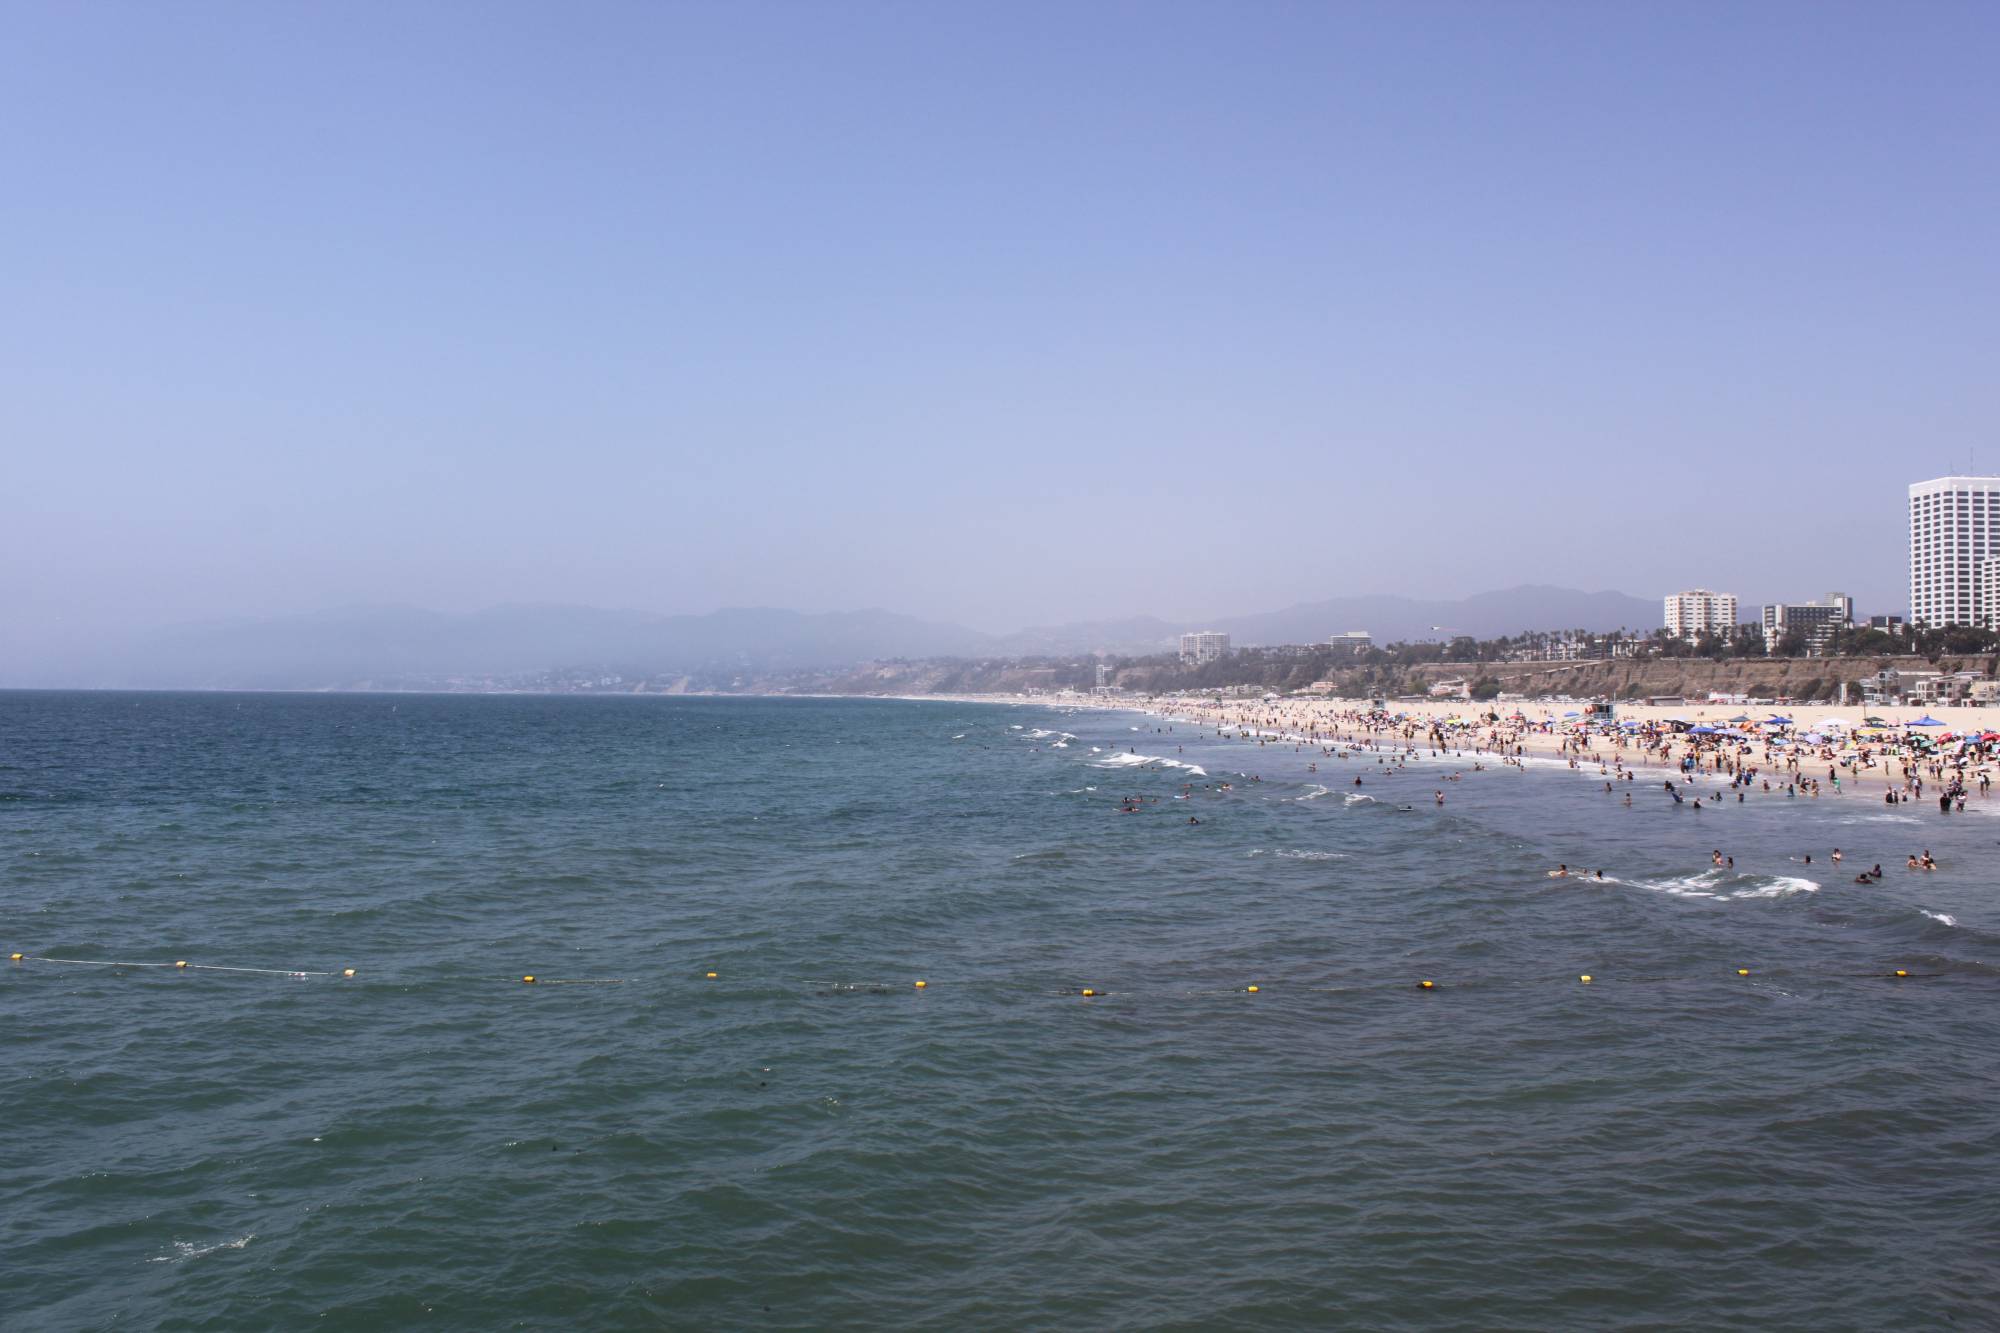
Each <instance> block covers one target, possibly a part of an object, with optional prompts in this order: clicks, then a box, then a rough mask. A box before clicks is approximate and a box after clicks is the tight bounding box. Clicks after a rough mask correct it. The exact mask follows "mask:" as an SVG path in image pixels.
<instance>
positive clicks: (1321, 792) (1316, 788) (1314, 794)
mask: <svg viewBox="0 0 2000 1333" xmlns="http://www.w3.org/2000/svg"><path fill="white" fill-rule="evenodd" d="M1331 795H1333V788H1331V787H1322V786H1320V785H1319V784H1318V783H1317V782H1315V783H1314V784H1313V785H1312V790H1311V791H1309V792H1307V793H1306V794H1305V795H1303V796H1294V797H1293V798H1292V799H1293V800H1295V801H1317V800H1318V799H1319V798H1320V797H1322V796H1331Z"/></svg>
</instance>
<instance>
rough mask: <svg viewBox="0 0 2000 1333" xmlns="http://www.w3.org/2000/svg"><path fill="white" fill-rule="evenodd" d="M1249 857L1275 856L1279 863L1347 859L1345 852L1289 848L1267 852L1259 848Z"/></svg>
mask: <svg viewBox="0 0 2000 1333" xmlns="http://www.w3.org/2000/svg"><path fill="white" fill-rule="evenodd" d="M1250 855H1252V856H1275V857H1277V858H1278V859H1279V860H1281V861H1344V860H1346V859H1347V853H1346V852H1317V851H1313V850H1311V849H1310V848H1305V849H1295V848H1290V847H1280V848H1278V849H1277V850H1276V851H1267V850H1266V849H1264V848H1262V847H1259V848H1256V849H1255V850H1254V851H1252V852H1251V853H1250Z"/></svg>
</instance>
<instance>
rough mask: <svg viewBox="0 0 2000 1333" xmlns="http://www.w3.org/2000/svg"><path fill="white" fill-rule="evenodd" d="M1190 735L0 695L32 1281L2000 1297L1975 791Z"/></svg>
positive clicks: (1991, 893) (555, 1298)
mask: <svg viewBox="0 0 2000 1333" xmlns="http://www.w3.org/2000/svg"><path fill="white" fill-rule="evenodd" d="M1165 725H1167V724H1166V723H1163V722H1159V721H1156V720H1154V719H1149V718H1143V717H1140V716H1138V715H1134V714H1114V713H1101V714H1069V715H1063V714H1059V713H1057V712H1055V711H1053V710H1050V709H1045V708H1031V707H1023V708H1005V707H996V706H982V705H967V704H952V703H896V702H874V701H867V702H842V701H816V700H789V701H754V700H752V701H746V700H711V699H692V700H678V699H658V698H655V699H546V698H519V697H480V698H456V697H423V696H399V697H383V696H333V697H319V696H233V695H205V696H193V695H129V694H128V695H116V694H99V695H81V694H79V695H64V694H39V693H16V694H4V695H0V952H13V951H17V950H18V951H20V952H22V953H24V954H27V955H29V957H28V958H27V959H26V960H25V961H23V962H20V963H0V1024H4V1027H0V1322H4V1323H5V1324H6V1325H7V1326H9V1327H19V1328H34V1329H70V1328H76V1329H82V1328H102V1327H112V1326H115V1327H131V1328H173V1329H208V1328H214V1329H236V1328H248V1329H256V1328H272V1327H296V1326H303V1325H307V1324H311V1325H313V1326H316V1327H329V1328H347V1329H376V1328H384V1327H399V1326H416V1325H421V1326H422V1327H425V1328H432V1329H467V1330H483V1329H503V1328H546V1329H566V1328H585V1329H596V1328H605V1329H610V1328H654V1327H688V1328H697V1327H722V1328H742V1327H771V1328H794V1329H816V1328H837V1327H896V1328H915V1327H921V1328H1022V1327H1056V1326H1068V1327H1083V1326H1099V1327H1186V1328H1208V1327H1244V1328H1253V1327H1328V1326H1353V1327H1369V1328H1437V1327H1453V1328H1521V1329H1542V1328H1607V1327H1648V1328H1654V1327H1669V1326H1673V1327H1685V1326H1697V1325H1726V1326H1732V1327H1746V1328H1798V1329H1832V1328H1863V1327H1872V1326H1882V1325H1889V1324H1895V1325H1903V1326H1917V1327H1926V1326H1939V1325H1943V1324H1947V1323H1952V1324H1956V1325H1957V1326H1960V1327H1967V1328H1973V1327H1985V1328H1990V1327H1995V1326H1996V1325H2000V1268H1996V1263H1995V1260H1996V1256H2000V1201H1996V1197H1995V1186H1996V1184H2000V1080H1996V1078H1995V1069H1996V1067H1997V1066H2000V1055H1996V1050H1995V1046H1996V1038H2000V972H1996V968H1995V966H1994V964H1995V962H1996V961H2000V959H1996V942H2000V906H1996V894H2000V887H1996V878H2000V877H1996V875H1995V874H1994V867H1995V864H1996V856H1995V854H1996V852H2000V819H1994V818H1993V817H1992V816H1991V814H1989V813H1988V811H1987V810H1986V809H1985V808H1975V809H1974V810H1973V811H1971V812H1969V813H1967V814H1964V815H1955V816H1948V817H1947V816H1939V815H1938V814H1937V813H1936V810H1935V806H1924V805H1910V806H1903V807H1896V808H1894V809H1891V808H1888V807H1885V806H1883V805H1882V804H1880V802H1879V794H1873V795H1870V794H1866V793H1850V794H1849V795H1847V796H1843V797H1838V798H1836V797H1833V796H1831V795H1830V794H1829V795H1828V796H1825V797H1822V798H1820V799H1819V800H1817V801H1811V800H1793V801H1787V800H1784V799H1782V798H1781V797H1774V796H1768V795H1765V794H1763V793H1761V792H1759V793H1758V794H1756V795H1754V796H1753V797H1752V798H1751V799H1750V800H1749V801H1748V802H1747V803H1745V804H1743V805H1736V804H1734V803H1730V804H1726V805H1723V806H1721V807H1719V808H1714V809H1706V810H1703V811H1701V812H1699V813H1696V812H1694V811H1692V810H1691V809H1690V808H1687V807H1681V808H1676V807H1673V806H1671V805H1670V804H1666V803H1664V801H1663V798H1659V797H1658V795H1657V793H1655V792H1654V791H1653V790H1651V789H1650V788H1646V787H1636V788H1635V790H1634V797H1635V800H1634V804H1633V806H1632V807H1631V808H1629V809H1628V808H1626V807H1624V806H1623V804H1622V796H1623V792H1624V789H1622V788H1621V790H1620V792H1619V794H1618V795H1617V796H1607V795H1606V794H1605V793H1604V792H1603V791H1602V787H1601V783H1600V782H1599V781H1597V780H1595V779H1594V778H1591V777H1583V776H1578V775H1575V774H1571V773H1569V772H1566V771H1560V770H1557V769H1554V768H1553V767H1551V768H1548V769H1544V770H1537V771H1530V772H1527V773H1520V772H1514V771H1500V772H1484V773H1470V774H1468V775H1467V776H1466V777H1465V778H1464V780H1462V781H1458V782H1446V781H1444V780H1443V779H1444V777H1445V776H1446V775H1447V774H1448V773H1449V772H1451V771H1453V770H1454V769H1457V768H1462V767H1464V766H1463V765H1456V764H1436V765H1429V766H1427V767H1425V768H1423V769H1421V770H1412V771H1410V772H1406V773H1401V774H1397V773H1393V772H1390V771H1387V769H1386V767H1385V766H1378V765H1375V764H1374V763H1373V761H1372V760H1367V761H1362V760H1347V761H1333V760H1325V759H1322V760H1320V772H1319V773H1318V774H1312V773H1309V772H1308V771H1307V768H1306V765H1307V763H1308V761H1309V759H1310V758H1311V756H1307V755H1302V754H1296V753H1294V752H1293V751H1292V750H1291V749H1290V748H1289V747H1283V746H1277V745H1270V746H1264V747H1259V746H1257V745H1255V744H1249V743H1244V742H1240V741H1237V742H1226V743H1225V742H1218V741H1215V740H1213V739H1211V738H1198V737H1196V736H1193V735H1190V734H1188V729H1187V728H1186V727H1181V728H1179V729H1178V730H1176V731H1175V732H1174V733H1173V734H1171V735H1169V734H1166V733H1155V732H1154V730H1153V729H1154V728H1155V727H1156V726H1161V727H1163V726H1165ZM1134 727H1141V728H1143V730H1141V731H1135V730H1132V728H1134ZM1017 728H1018V729H1017ZM1036 729H1044V730H1048V731H1050V732H1052V733H1061V732H1069V733H1074V735H1075V739H1074V740H1073V741H1071V742H1069V743H1068V744H1067V745H1066V746H1065V747H1064V748H1060V749H1058V748H1052V746H1053V744H1054V742H1055V741H1057V740H1058V739H1059V738H1060V737H1059V735H1058V734H1052V735H1047V736H1033V735H1031V733H1032V732H1033V731H1034V730H1036ZM1093 746H1095V747H1098V748H1097V752H1096V753H1093V752H1092V749H1091V747H1093ZM1128 747H1133V749H1134V752H1135V753H1136V754H1146V755H1155V756H1159V757H1161V758H1176V759H1179V760H1180V761H1181V762H1184V763H1193V764H1198V765H1200V766H1201V767H1202V768H1203V769H1204V770H1205V775H1204V776H1195V775H1194V774H1192V773H1191V772H1190V771H1189V770H1185V769H1167V768H1163V767H1158V766H1145V765H1138V764H1136V763H1134V764H1132V766H1129V767H1126V768H1109V767H1104V766H1103V765H1104V764H1105V763H1106V762H1107V760H1108V759H1109V758H1110V756H1112V755H1114V754H1117V753H1120V752H1123V751H1126V750H1127V748H1128ZM1176 747H1184V748H1182V749H1180V750H1177V748H1176ZM1362 770H1365V785H1364V787H1363V788H1362V789H1361V792H1360V794H1365V795H1368V796H1370V797H1371V798H1372V799H1371V800H1368V801H1350V800H1349V799H1347V798H1348V797H1350V796H1353V795H1355V794H1356V791H1355V789H1354V788H1352V786H1351V785H1350V784H1351V779H1352V777H1353V776H1354V774H1355V772H1356V771H1362ZM1239 775H1242V776H1239ZM1250 776H1261V778H1262V779H1263V780H1262V781H1261V782H1250V781H1248V780H1247V779H1248V777H1250ZM1190 780H1192V781H1193V782H1195V783H1196V784H1197V791H1196V797H1195V799H1193V800H1190V801H1185V802H1177V801H1174V800H1172V799H1171V798H1172V796H1173V795H1174V794H1175V793H1176V792H1178V791H1179V790H1180V786H1181V784H1182V783H1183V782H1186V781H1190ZM1223 780H1227V781H1230V782H1232V783H1233V784H1234V790H1232V791H1230V792H1227V793H1221V792H1218V791H1215V790H1212V789H1210V790H1203V789H1202V788H1201V784H1202V783H1204V782H1206V783H1209V784H1214V783H1217V782H1220V781H1223ZM1321 784H1324V785H1321ZM1440 787H1442V788H1445V789H1446V791H1447V798H1448V799H1447V804H1446V805H1445V806H1444V807H1442V808H1439V807H1437V806H1436V805H1435V804H1434V802H1433V798H1432V795H1431V793H1432V792H1433V791H1434V790H1437V789H1439V788H1440ZM1141 794H1143V795H1146V796H1150V797H1159V798H1164V799H1160V800H1158V801H1157V802H1154V803H1151V804H1148V805H1146V806H1144V807H1143V808H1142V811H1141V813H1138V814H1132V815H1124V814H1120V813H1118V798H1119V797H1121V796H1125V795H1141ZM1973 804H1974V805H1975V807H1978V806H1979V805H1980V803H1979V800H1978V798H1974V802H1973ZM1993 804H1994V805H1995V806H2000V799H1996V801H1995V802H1994V803H1993ZM1400 806H1408V807H1409V808H1407V809H1402V808H1399V807H1400ZM1190 813H1192V814H1193V815H1195V816H1197V817H1198V818H1199V819H1200V820H1201V822H1200V823H1199V824H1196V825H1190V824H1188V823H1187V818H1188V816H1189V814H1190ZM1834 846H1840V847H1841V848H1843V849H1844V850H1845V852H1846V853H1847V862H1846V865H1845V868H1844V869H1843V870H1842V871H1840V872H1838V873H1828V867H1827V866H1826V864H1825V857H1826V853H1827V852H1828V851H1830V850H1831V848H1833V847H1834ZM1925 846H1928V847H1929V848H1930V849H1931V850H1932V851H1933V852H1934V853H1935V854H1936V856H1937V857H1938V859H1939V861H1940V862H1941V863H1942V869H1940V870H1939V871H1937V872H1936V873H1934V874H1929V875H1923V874H1918V873H1914V872H1907V871H1905V870H1904V869H1903V868H1902V863H1903V860H1904V858H1905V857H1906V856H1907V855H1908V854H1909V853H1910V852H1912V851H1916V850H1920V849H1921V848H1923V847H1925ZM1712 848H1721V849H1723V850H1724V851H1725V852H1727V853H1728V854H1731V855H1733V856H1734V857H1735V858H1736V866H1737V870H1736V872H1735V873H1733V874H1721V873H1715V872H1711V871H1710V868H1709V852H1710V850H1711V849H1712ZM1808 853H1810V854H1812V855H1813V858H1814V863H1813V865H1812V866H1810V867H1808V866H1805V865H1804V863H1803V862H1802V861H1799V860H1794V859H1793V858H1796V857H1802V856H1804V855H1806V854H1808ZM1558 861H1566V862H1568V863H1569V864H1570V865H1572V866H1582V867H1586V868H1589V869H1597V868H1600V867H1601V868H1603V869H1604V870H1605V872H1606V874H1607V876H1609V877H1610V878H1611V880H1612V881H1614V882H1610V883H1607V884H1602V885H1599V884H1595V883H1589V884H1584V883H1577V882H1574V881H1554V880H1550V879H1549V878H1547V877H1546V875H1545V873H1544V872H1545V871H1546V870H1547V869H1548V868H1549V867H1550V866H1552V865H1554V864H1555V863H1556V862H1558ZM1876 861H1880V862H1882V863H1883V864H1884V867H1885V868H1886V869H1887V870H1888V872H1889V874H1888V878H1887V880H1886V882H1885V883H1883V884H1882V885H1880V886H1878V887H1868V888H1864V887H1861V886H1858V885H1855V884H1853V883H1851V879H1852V873H1853V871H1854V870H1856V869H1858V868H1859V867H1861V866H1863V865H1866V864H1872V863H1873V862H1876ZM1815 886H1816V887H1815ZM47 959H74V960H105V961H112V962H119V963H125V964H139V963H153V964H158V963H167V964H171V963H172V962H173V961H175V960H187V961H189V962H191V963H194V964H197V965H199V966H198V967H197V968H196V969H193V970H188V971H177V970H175V969H174V968H172V967H171V966H167V967H137V966H109V967H107V966H85V965H81V964H79V963H56V962H50V961H44V960H47ZM218 967H249V968H274V969H280V972H279V973H264V972H228V971H219V970H206V969H212V968H218ZM350 967H351V968H353V969H355V971H356V975H355V976H354V977H353V978H352V979H345V978H342V977H340V976H339V975H338V973H339V971H340V970H341V969H344V968H350ZM1739 967H1741V968H1748V969H1749V970H1750V975H1749V976H1748V977H1740V976H1738V975H1737V972H1736V969H1738V968H1739ZM1898 968H1900V969H1904V970H1906V971H1909V972H1911V973H1912V974H1913V975H1912V976H1910V977H1909V978H1906V979H1901V980H1898V979H1895V978H1893V977H1891V976H1888V975H1885V974H1887V973H1891V972H1893V971H1894V970H1895V969H1898ZM289 971H301V972H307V973H312V974H313V975H308V976H304V977H293V976H288V975H283V974H282V973H284V972H289ZM711 971H712V972H715V973H716V974H717V976H716V977H715V978H714V979H712V980H711V979H709V978H708V977H707V976H706V974H707V973H709V972H711ZM530 973H532V974H534V975H536V976H537V977H538V978H540V980H539V981H538V982H537V984H535V985H533V986H529V985H524V984H522V982H521V980H520V978H521V977H522V976H523V975H525V974H530ZM1584 973H1589V974H1591V975H1593V977H1594V978H1595V980H1594V981H1593V982H1592V983H1591V984H1590V985H1587V986H1586V985H1583V984H1581V983H1580V982H1579V981H1578V977H1579V976H1580V975H1581V974H1584ZM321 974H333V975H321ZM1421 978H1430V979H1433V980H1435V981H1436V983H1437V988H1436V989H1435V990H1433V991H1429V992H1425V991H1421V990H1419V989H1418V988H1417V986H1416V982H1417V981H1418V980H1419V979H1421ZM918 979H923V980H925V981H927V982H928V985H927V986H926V987H924V988H923V989H921V990H919V989H918V988H917V987H916V986H915V984H914V983H915V982H916V981H917V980H918ZM583 981H593V982H599V983H610V984H562V983H573V982H583ZM1250 984H1256V985H1258V986H1259V987H1260V990H1259V991H1258V992H1257V993H1255V994H1251V993H1248V992H1247V991H1245V990H1244V987H1245V986H1247V985H1250ZM1086 986H1087V987H1091V988H1093V989H1097V990H1100V991H1103V992H1105V993H1104V994H1103V995H1101V996H1099V997H1097V998H1094V999H1085V998H1083V997H1081V996H1080V995H1079V994H1077V992H1078V990H1079V989H1080V988H1082V987H1086Z"/></svg>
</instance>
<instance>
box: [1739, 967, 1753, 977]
mask: <svg viewBox="0 0 2000 1333" xmlns="http://www.w3.org/2000/svg"><path fill="white" fill-rule="evenodd" d="M1736 975H1737V976H1739V977H1747V976H1749V975H1750V969H1749V968H1747V967H1739V968H1737V969H1736Z"/></svg>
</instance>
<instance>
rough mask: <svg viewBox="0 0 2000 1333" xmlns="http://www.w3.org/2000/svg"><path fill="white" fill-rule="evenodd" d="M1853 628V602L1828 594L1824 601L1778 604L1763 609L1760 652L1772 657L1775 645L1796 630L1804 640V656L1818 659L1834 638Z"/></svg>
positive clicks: (1844, 595) (1842, 593)
mask: <svg viewBox="0 0 2000 1333" xmlns="http://www.w3.org/2000/svg"><path fill="white" fill-rule="evenodd" d="M1853 626H1854V599H1853V598H1852V597H1849V596H1848V595H1847V594H1846V593H1844V592H1830V593H1828V594H1827V595H1826V598H1825V600H1824V601H1818V602H1778V603H1774V604H1772V605H1770V606H1766V607H1765V608H1764V651H1765V652H1766V653H1775V652H1776V651H1777V650H1778V641H1779V640H1780V639H1782V638H1784V637H1785V636H1786V635H1787V634H1789V633H1791V632H1792V631H1794V630H1796V631H1798V633H1799V634H1800V635H1801V636H1802V637H1803V638H1804V639H1805V645H1806V656H1808V657H1818V656H1820V655H1821V654H1823V653H1824V652H1826V645H1827V643H1828V641H1829V640H1831V639H1832V638H1833V636H1834V635H1836V634H1838V633H1839V632H1840V631H1842V630H1844V629H1852V628H1853Z"/></svg>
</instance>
